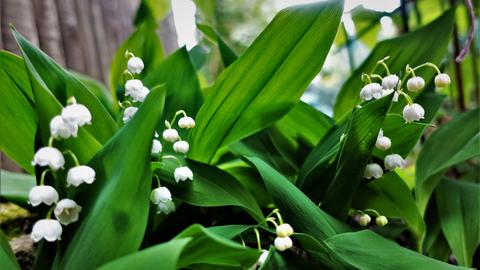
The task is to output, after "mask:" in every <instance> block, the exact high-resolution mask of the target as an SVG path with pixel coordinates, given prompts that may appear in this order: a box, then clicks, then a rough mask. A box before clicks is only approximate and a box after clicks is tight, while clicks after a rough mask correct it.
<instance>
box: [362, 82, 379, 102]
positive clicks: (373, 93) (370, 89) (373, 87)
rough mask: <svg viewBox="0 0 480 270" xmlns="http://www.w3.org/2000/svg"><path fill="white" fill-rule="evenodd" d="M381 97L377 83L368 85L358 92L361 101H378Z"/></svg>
mask: <svg viewBox="0 0 480 270" xmlns="http://www.w3.org/2000/svg"><path fill="white" fill-rule="evenodd" d="M382 95H383V92H382V87H381V86H380V84H378V83H369V84H367V85H365V86H364V87H363V88H362V90H360V98H361V99H363V100H371V99H372V98H375V99H379V98H381V97H382Z"/></svg>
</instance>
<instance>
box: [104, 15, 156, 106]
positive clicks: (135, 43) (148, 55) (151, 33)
mask: <svg viewBox="0 0 480 270" xmlns="http://www.w3.org/2000/svg"><path fill="white" fill-rule="evenodd" d="M156 28H157V25H156V24H155V23H154V22H152V21H149V20H147V21H145V22H143V23H141V24H140V25H139V26H138V27H137V28H136V29H135V31H133V33H132V34H131V35H130V37H128V39H127V40H125V41H124V42H123V43H122V45H121V46H120V47H118V49H117V51H116V52H115V55H114V56H113V60H112V64H111V66H110V74H109V83H110V91H111V93H112V96H113V98H114V100H115V101H116V100H117V99H120V100H122V99H123V95H124V81H125V80H126V79H129V77H126V78H124V75H123V72H124V71H125V70H126V69H127V61H128V60H127V58H126V57H125V52H126V51H127V50H128V51H129V52H132V53H133V54H134V55H135V56H137V57H140V58H141V59H142V60H143V63H144V66H145V67H144V69H143V71H142V73H141V74H140V75H137V77H139V78H143V77H144V76H146V75H147V74H148V73H149V72H150V71H152V70H153V69H154V68H155V67H156V66H157V65H158V64H160V62H161V61H162V58H163V47H162V43H161V42H160V39H159V38H158V36H157V32H156Z"/></svg>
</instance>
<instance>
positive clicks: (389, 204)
mask: <svg viewBox="0 0 480 270" xmlns="http://www.w3.org/2000/svg"><path fill="white" fill-rule="evenodd" d="M352 206H353V208H354V209H375V210H377V211H378V212H379V213H380V214H381V215H384V216H387V217H396V218H402V219H403V220H405V222H406V223H407V225H408V227H409V228H410V229H411V231H412V232H413V233H414V235H415V236H416V237H417V239H420V238H422V237H423V234H424V232H425V223H424V222H423V218H422V216H421V215H420V213H419V211H418V209H417V205H416V204H415V200H414V198H413V196H412V194H411V193H410V190H409V189H408V186H407V185H406V184H405V182H404V181H403V180H402V179H401V178H400V177H399V176H398V175H397V174H396V173H395V172H388V173H386V174H384V175H383V177H382V178H380V179H376V180H374V181H372V182H370V183H368V184H366V185H360V187H359V188H358V189H357V191H356V192H355V196H354V198H353V202H352Z"/></svg>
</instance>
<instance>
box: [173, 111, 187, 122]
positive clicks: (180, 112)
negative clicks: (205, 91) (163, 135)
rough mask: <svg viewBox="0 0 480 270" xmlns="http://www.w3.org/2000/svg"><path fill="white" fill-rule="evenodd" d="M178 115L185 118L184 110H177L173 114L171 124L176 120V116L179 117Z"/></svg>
mask: <svg viewBox="0 0 480 270" xmlns="http://www.w3.org/2000/svg"><path fill="white" fill-rule="evenodd" d="M180 114H183V116H184V117H187V113H186V112H185V111H184V110H178V111H177V112H176V113H175V115H174V116H173V119H172V122H171V123H175V120H176V119H177V116H179V115H180Z"/></svg>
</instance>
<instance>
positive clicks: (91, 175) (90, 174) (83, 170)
mask: <svg viewBox="0 0 480 270" xmlns="http://www.w3.org/2000/svg"><path fill="white" fill-rule="evenodd" d="M93 181H95V170H94V169H92V168H91V167H89V166H86V165H80V166H75V167H72V168H70V169H69V170H68V173H67V186H70V185H72V186H75V187H78V186H79V185H81V184H83V183H86V184H91V183H93Z"/></svg>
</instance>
